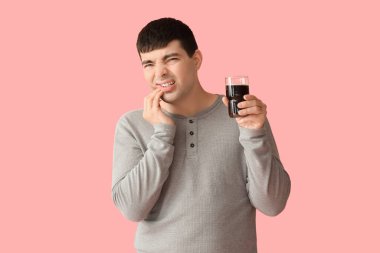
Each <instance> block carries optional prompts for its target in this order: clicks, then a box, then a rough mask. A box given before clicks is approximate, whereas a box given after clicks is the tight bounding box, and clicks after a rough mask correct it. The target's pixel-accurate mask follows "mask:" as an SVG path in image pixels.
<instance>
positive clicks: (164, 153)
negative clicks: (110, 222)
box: [112, 95, 291, 253]
mask: <svg viewBox="0 0 380 253" xmlns="http://www.w3.org/2000/svg"><path fill="white" fill-rule="evenodd" d="M164 113H165V114H167V115H168V116H170V117H171V118H172V119H173V120H174V122H175V126H173V125H168V124H163V123H160V124H156V125H151V124H150V123H149V122H147V121H145V120H144V118H143V110H135V111H131V112H127V113H125V114H124V115H122V116H121V117H120V119H119V120H118V122H117V124H116V129H115V139H114V156H113V170H112V197H113V201H114V203H115V205H116V207H117V208H118V209H119V210H120V211H121V213H122V214H123V215H124V216H125V217H126V218H127V219H129V220H132V221H138V222H139V223H138V227H137V231H136V235H135V247H136V249H137V252H139V253H255V252H257V244H256V210H259V211H261V212H262V213H264V214H266V215H269V216H274V215H277V214H279V213H280V212H281V211H282V210H283V209H284V208H285V205H286V202H287V199H288V197H289V193H290V186H291V182H290V178H289V175H288V174H287V172H286V171H285V170H284V168H283V165H282V164H281V161H280V158H279V154H278V151H277V147H276V144H275V141H274V138H273V135H272V131H271V128H270V125H269V122H268V121H266V122H265V124H264V127H263V128H262V129H258V130H255V129H247V128H243V127H239V126H238V124H237V122H236V121H235V119H232V118H230V117H229V116H228V113H227V109H226V107H225V106H224V104H223V103H222V96H221V95H218V98H217V99H216V101H215V102H214V103H213V105H212V106H210V107H208V108H207V109H205V110H204V111H202V112H200V113H198V114H196V115H194V116H193V117H184V116H181V115H175V114H171V113H168V112H166V111H164Z"/></svg>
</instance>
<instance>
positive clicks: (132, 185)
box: [112, 118, 176, 221]
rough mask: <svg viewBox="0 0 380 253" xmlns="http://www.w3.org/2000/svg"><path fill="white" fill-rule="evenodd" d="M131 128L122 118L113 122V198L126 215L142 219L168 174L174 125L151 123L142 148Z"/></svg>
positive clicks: (152, 204) (131, 218) (157, 195)
mask: <svg viewBox="0 0 380 253" xmlns="http://www.w3.org/2000/svg"><path fill="white" fill-rule="evenodd" d="M137 127H138V126H137ZM131 129H132V128H131V124H129V123H128V121H127V120H126V119H125V118H121V119H120V120H119V122H118V123H117V125H116V130H115V139H114V154H113V170H112V198H113V201H114V203H115V205H116V207H117V208H118V209H119V210H120V211H121V212H122V214H123V215H124V216H125V217H126V218H128V219H130V220H132V221H141V220H143V219H145V218H146V217H147V215H148V214H149V212H150V210H151V209H152V208H153V206H154V205H155V203H156V201H157V200H158V198H159V196H160V192H161V189H162V186H163V184H164V182H165V180H166V179H167V177H168V175H169V167H170V165H171V163H172V160H173V153H174V146H173V140H174V135H175V130H176V127H175V126H171V125H166V124H157V125H154V131H153V134H152V136H151V137H150V141H149V142H148V143H147V148H146V150H145V152H144V150H143V148H142V147H141V143H139V141H138V140H137V139H136V136H134V132H133V131H132V130H131Z"/></svg>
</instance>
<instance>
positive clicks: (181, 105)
mask: <svg viewBox="0 0 380 253" xmlns="http://www.w3.org/2000/svg"><path fill="white" fill-rule="evenodd" d="M217 97H218V96H217V95H215V94H211V93H209V92H206V91H205V90H204V89H203V88H202V86H201V85H196V86H195V87H194V89H193V91H192V92H191V93H190V94H188V95H187V96H186V97H183V98H181V99H179V101H175V102H173V103H170V104H169V103H165V102H163V101H161V107H162V108H163V109H164V110H166V111H167V112H169V113H172V114H177V115H182V116H185V117H191V116H194V115H196V114H197V113H199V112H201V111H203V110H205V109H206V108H208V107H210V106H211V105H212V104H213V103H214V102H215V100H216V99H217Z"/></svg>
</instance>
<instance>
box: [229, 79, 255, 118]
mask: <svg viewBox="0 0 380 253" xmlns="http://www.w3.org/2000/svg"><path fill="white" fill-rule="evenodd" d="M246 94H249V86H248V85H226V96H227V98H228V100H229V102H228V114H229V115H230V117H231V118H236V117H239V113H238V112H239V108H238V107H237V104H238V103H240V102H241V101H244V98H243V96H244V95H246Z"/></svg>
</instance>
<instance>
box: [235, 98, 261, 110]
mask: <svg viewBox="0 0 380 253" xmlns="http://www.w3.org/2000/svg"><path fill="white" fill-rule="evenodd" d="M253 106H259V107H262V102H261V101H259V100H257V99H254V100H248V101H242V102H240V103H238V108H248V107H253Z"/></svg>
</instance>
